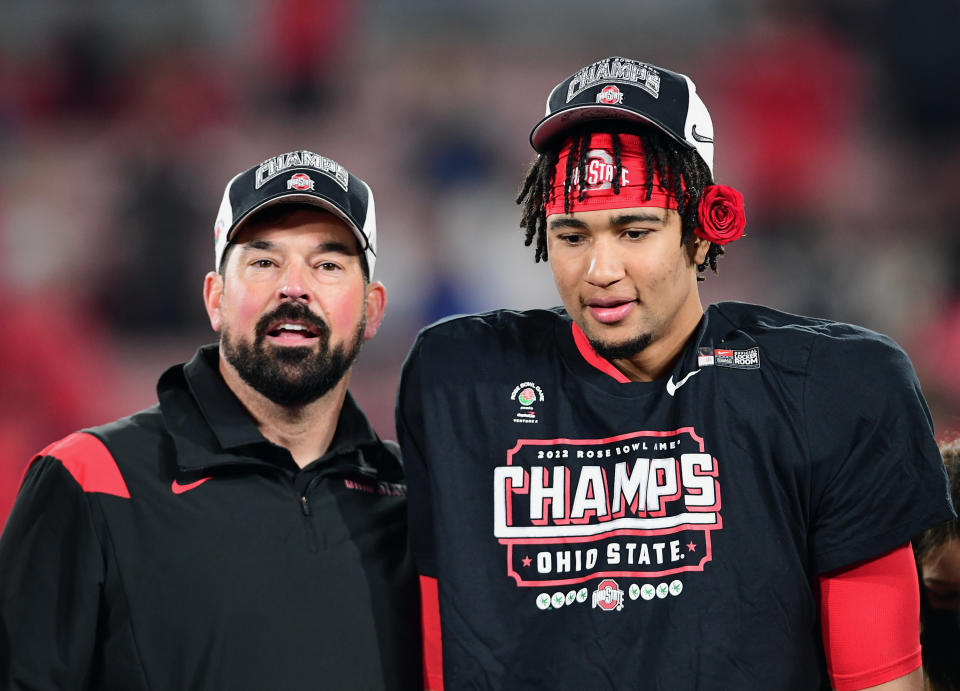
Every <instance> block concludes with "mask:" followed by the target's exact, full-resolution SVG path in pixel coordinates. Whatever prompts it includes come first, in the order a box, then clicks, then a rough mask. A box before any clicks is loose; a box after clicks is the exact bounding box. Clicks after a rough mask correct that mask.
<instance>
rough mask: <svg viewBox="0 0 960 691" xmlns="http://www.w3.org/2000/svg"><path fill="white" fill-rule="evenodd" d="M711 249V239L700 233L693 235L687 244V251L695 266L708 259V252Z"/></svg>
mask: <svg viewBox="0 0 960 691" xmlns="http://www.w3.org/2000/svg"><path fill="white" fill-rule="evenodd" d="M709 251H710V241H709V240H704V239H703V238H702V237H700V236H699V235H693V237H691V238H690V242H689V243H688V244H687V252H688V253H689V255H690V261H692V262H693V264H694V266H700V265H701V264H703V263H704V262H705V261H706V260H707V252H709Z"/></svg>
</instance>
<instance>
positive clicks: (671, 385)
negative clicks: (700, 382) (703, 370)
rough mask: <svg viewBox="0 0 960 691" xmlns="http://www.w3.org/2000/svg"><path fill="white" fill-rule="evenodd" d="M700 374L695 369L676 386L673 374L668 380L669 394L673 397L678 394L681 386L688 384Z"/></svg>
mask: <svg viewBox="0 0 960 691" xmlns="http://www.w3.org/2000/svg"><path fill="white" fill-rule="evenodd" d="M699 373H700V370H698V369H695V370H693V371H692V372H690V373H689V374H688V375H687V376H685V377H684V378H683V379H681V380H680V381H678V382H677V383H676V384H674V383H673V375H672V374H671V375H670V378H669V379H667V393H668V394H670V395H671V396H673V395H674V394H675V393H676V392H677V389H679V388H680V387H681V386H683V385H684V384H686V383H687V379H689V378H690V377H692V376H693V375H695V374H699Z"/></svg>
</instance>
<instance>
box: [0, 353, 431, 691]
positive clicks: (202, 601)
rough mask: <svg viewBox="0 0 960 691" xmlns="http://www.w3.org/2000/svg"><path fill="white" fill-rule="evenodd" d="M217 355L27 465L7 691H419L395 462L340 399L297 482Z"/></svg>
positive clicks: (12, 528)
mask: <svg viewBox="0 0 960 691" xmlns="http://www.w3.org/2000/svg"><path fill="white" fill-rule="evenodd" d="M217 358H218V353H217V349H216V347H215V346H207V347H204V348H201V349H200V350H199V351H198V353H197V355H196V356H195V357H194V359H193V360H192V361H191V362H190V363H188V364H186V365H182V366H181V365H178V366H176V367H172V368H171V369H169V370H167V372H165V373H164V375H163V376H162V377H161V378H160V381H159V383H158V386H157V392H158V397H159V404H158V405H156V406H154V407H152V408H149V409H147V410H144V411H142V412H140V413H137V414H135V415H132V416H130V417H128V418H123V419H121V420H118V421H116V422H113V423H110V424H107V425H104V426H102V427H96V428H93V429H89V430H85V431H84V432H80V433H76V434H72V435H70V436H69V437H67V438H66V439H64V440H61V441H60V442H57V443H55V444H52V445H51V446H50V447H48V448H47V449H45V450H44V451H43V452H42V453H41V455H39V456H38V457H37V458H36V459H34V461H33V463H32V464H31V466H30V467H29V469H28V471H27V473H26V476H25V478H24V482H23V485H22V487H21V490H20V493H19V496H18V498H17V501H16V504H15V505H14V509H13V512H12V513H11V515H10V518H9V521H8V522H7V525H6V528H5V530H4V532H3V536H2V538H0V688H4V689H54V688H58V689H59V688H64V689H66V688H69V689H118V690H119V689H123V690H124V691H129V690H131V689H151V690H152V691H157V690H158V689H171V690H173V689H176V690H177V691H180V690H183V689H297V690H298V691H300V690H302V689H320V688H357V689H360V688H363V689H414V688H417V687H418V686H419V685H420V669H419V654H420V642H419V635H418V629H419V618H418V617H419V615H418V596H417V586H416V581H415V579H414V573H413V569H412V565H411V560H410V556H409V550H408V548H407V538H406V517H405V514H406V497H405V494H406V485H405V479H404V474H403V469H402V466H401V464H400V462H399V459H398V457H397V454H396V453H395V448H391V447H390V446H388V445H385V444H384V443H383V442H381V441H380V439H379V438H378V437H377V435H376V434H375V433H374V431H373V430H372V428H371V427H370V425H369V423H368V422H367V420H366V418H365V417H364V415H363V413H362V412H361V411H360V409H359V408H358V407H357V405H356V404H355V403H354V401H353V399H352V398H351V397H350V396H349V394H348V395H347V399H346V401H345V403H344V406H343V409H342V411H341V414H340V418H339V421H338V424H337V429H336V432H335V435H334V438H333V441H332V442H331V445H330V448H329V450H328V451H327V453H326V454H324V456H322V457H321V458H318V459H317V460H316V461H314V462H312V463H310V464H309V465H307V466H306V467H304V468H302V469H301V468H299V467H298V466H297V465H296V463H295V462H294V460H293V458H292V457H291V455H290V453H289V452H288V451H287V450H286V449H284V448H282V447H280V446H277V445H275V444H273V443H271V442H269V441H268V440H266V439H265V438H264V437H263V436H262V435H261V434H260V432H259V431H258V429H257V427H256V425H255V423H254V421H253V419H252V418H251V417H250V415H249V413H248V412H247V411H246V409H245V408H244V407H243V406H242V404H241V403H240V401H239V400H238V399H237V398H236V397H235V396H234V395H233V393H232V392H231V391H230V390H229V388H228V387H227V386H226V384H225V383H224V382H223V379H222V378H221V376H220V374H219V372H218V369H217V364H218V360H217Z"/></svg>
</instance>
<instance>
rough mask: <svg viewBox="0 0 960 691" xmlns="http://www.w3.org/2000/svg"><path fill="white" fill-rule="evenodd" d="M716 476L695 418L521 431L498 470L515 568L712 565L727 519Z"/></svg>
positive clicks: (557, 573)
mask: <svg viewBox="0 0 960 691" xmlns="http://www.w3.org/2000/svg"><path fill="white" fill-rule="evenodd" d="M717 477H718V464H717V460H716V459H715V458H714V457H713V456H711V455H710V454H709V453H708V452H707V451H706V445H705V443H704V440H703V439H702V438H701V437H700V436H699V435H697V433H696V432H695V431H694V429H693V428H691V427H682V428H680V429H676V430H672V431H643V432H632V433H630V434H623V435H619V436H616V437H608V438H605V439H520V440H518V441H517V444H516V446H514V447H513V448H512V449H510V450H509V451H508V452H507V459H506V464H505V465H502V466H498V467H496V468H494V476H493V506H494V531H493V532H494V537H495V538H496V539H497V540H498V541H499V542H500V544H502V545H504V546H505V547H506V550H507V554H506V558H507V575H508V576H509V577H510V578H513V579H514V580H515V581H516V583H517V585H518V586H523V587H532V586H548V585H566V584H574V583H583V582H585V581H587V580H590V579H593V578H605V579H612V578H619V577H631V578H653V577H660V576H665V575H668V574H675V573H681V572H685V571H703V569H704V566H705V565H706V564H707V563H708V562H710V560H711V559H712V558H713V551H712V544H711V533H712V531H714V530H719V529H721V528H722V526H723V524H722V520H721V517H720V484H719V482H718V480H717ZM611 582H612V581H611ZM614 585H615V583H614ZM598 606H599V605H598Z"/></svg>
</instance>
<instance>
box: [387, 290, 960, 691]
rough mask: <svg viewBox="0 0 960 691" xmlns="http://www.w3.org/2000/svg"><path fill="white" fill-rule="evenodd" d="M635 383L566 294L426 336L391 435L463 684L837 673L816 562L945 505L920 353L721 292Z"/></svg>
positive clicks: (407, 375)
mask: <svg viewBox="0 0 960 691" xmlns="http://www.w3.org/2000/svg"><path fill="white" fill-rule="evenodd" d="M621 380H623V377H622V375H620V374H619V373H618V372H617V371H616V370H615V369H614V368H613V367H612V366H611V365H610V364H609V363H607V362H606V361H604V360H602V359H601V358H599V357H598V356H597V355H596V354H595V353H593V351H592V350H591V349H590V347H589V345H588V344H587V342H586V339H585V338H584V337H583V334H582V332H580V331H579V329H578V328H577V327H575V326H574V325H573V323H572V322H571V320H570V318H569V317H568V316H567V315H566V313H565V312H563V311H562V310H560V309H555V310H533V311H529V312H510V311H498V312H491V313H488V314H483V315H477V316H469V317H457V318H453V319H449V320H446V321H444V322H441V323H439V324H436V325H434V326H432V327H429V328H427V329H425V330H424V331H423V332H422V333H421V334H420V337H419V338H418V340H417V342H416V343H415V345H414V347H413V349H412V351H411V353H410V355H409V357H408V359H407V362H406V364H405V367H404V372H403V377H402V380H401V387H400V393H399V399H398V409H397V426H398V434H399V437H400V441H401V445H402V447H403V453H404V459H405V465H406V469H407V476H408V483H409V488H410V489H409V491H410V511H411V517H410V518H411V526H410V527H411V531H412V544H413V548H414V555H415V560H416V562H417V565H418V569H419V571H420V572H421V573H423V574H425V575H428V576H433V577H436V578H438V581H439V589H440V612H441V621H442V635H443V656H444V657H443V663H444V678H445V682H446V683H447V684H448V686H449V688H456V689H461V688H494V689H528V688H529V689H544V688H549V689H626V688H643V689H664V690H666V689H670V690H675V689H734V688H736V689H812V688H820V687H823V688H829V683H828V680H827V676H826V668H825V662H824V654H823V643H822V640H821V635H820V625H819V614H818V605H817V595H816V592H815V585H814V584H815V582H816V576H817V575H818V574H822V573H825V572H829V571H831V570H834V569H838V568H840V567H843V566H847V565H852V564H855V563H856V562H858V561H862V560H865V559H868V558H871V557H874V556H877V555H879V554H882V553H884V552H886V551H889V550H890V549H892V548H894V547H897V546H899V545H902V544H904V543H906V542H907V541H909V540H910V538H911V537H912V536H913V535H915V534H917V533H918V532H920V531H922V530H923V529H925V528H927V527H929V526H931V525H934V524H937V523H940V522H943V521H946V520H949V519H950V518H951V516H952V511H951V508H950V503H949V499H948V498H947V493H946V485H945V477H944V472H943V468H942V464H941V461H940V457H939V454H938V451H937V447H936V443H935V440H934V437H933V433H932V424H931V421H930V415H929V412H928V410H927V408H926V405H925V403H924V400H923V397H922V395H921V392H920V388H919V385H918V383H917V380H916V376H915V375H914V372H913V369H912V367H911V365H910V362H909V360H908V359H907V357H906V355H905V354H904V353H903V351H902V350H901V349H900V348H899V347H898V346H897V345H896V344H895V343H893V341H891V340H890V339H888V338H886V337H885V336H882V335H880V334H877V333H874V332H871V331H868V330H866V329H862V328H859V327H855V326H850V325H846V324H840V323H836V322H831V321H826V320H820V319H812V318H807V317H798V316H794V315H789V314H784V313H781V312H777V311H774V310H770V309H767V308H763V307H756V306H752V305H746V304H740V303H721V304H718V305H713V306H711V307H710V308H709V309H708V310H707V312H706V314H705V316H704V318H703V319H702V321H701V323H700V325H699V327H698V329H697V331H696V333H695V334H694V336H693V337H692V338H691V340H690V342H689V343H688V344H687V346H686V347H685V349H684V351H683V353H682V355H681V357H680V358H679V360H678V362H677V364H676V366H675V368H674V369H673V370H672V371H671V372H669V376H667V377H666V378H664V379H661V380H657V381H653V382H627V381H621Z"/></svg>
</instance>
